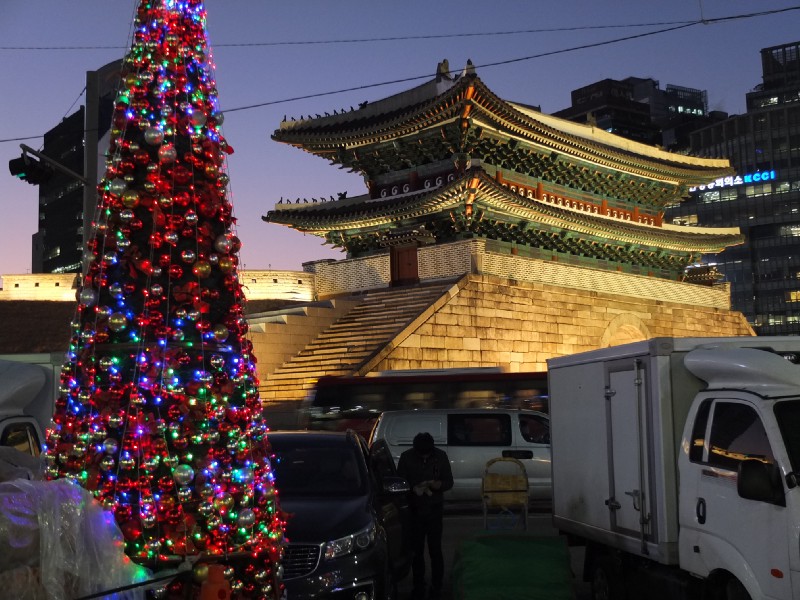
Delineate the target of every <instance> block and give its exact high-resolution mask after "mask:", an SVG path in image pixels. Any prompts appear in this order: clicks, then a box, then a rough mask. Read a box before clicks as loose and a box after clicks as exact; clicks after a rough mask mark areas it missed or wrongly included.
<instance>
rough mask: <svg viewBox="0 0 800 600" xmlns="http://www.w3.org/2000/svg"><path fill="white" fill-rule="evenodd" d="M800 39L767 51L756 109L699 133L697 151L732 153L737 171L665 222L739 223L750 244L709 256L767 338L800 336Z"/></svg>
mask: <svg viewBox="0 0 800 600" xmlns="http://www.w3.org/2000/svg"><path fill="white" fill-rule="evenodd" d="M798 49H800V42H796V43H792V44H786V45H783V46H779V47H774V48H766V49H764V50H762V51H761V55H762V64H763V68H764V73H763V75H764V83H763V84H762V85H760V86H759V87H758V88H757V89H756V90H754V91H753V92H750V93H749V94H747V106H748V111H747V113H746V114H744V115H738V116H734V117H731V118H729V119H726V120H724V121H720V122H718V123H716V124H714V125H711V126H709V127H705V128H703V129H700V130H698V131H696V132H694V133H692V135H691V152H692V153H693V154H695V155H697V156H704V157H726V158H729V159H730V160H731V164H732V165H733V167H734V168H735V169H736V172H737V176H736V177H731V178H727V179H724V180H718V181H716V182H712V183H710V184H709V185H706V186H701V187H699V188H697V189H694V190H692V191H691V193H690V197H689V199H688V200H686V201H684V202H682V203H681V204H679V205H677V206H675V207H672V208H670V209H668V211H667V214H666V218H665V221H666V222H674V223H681V224H687V225H700V226H708V227H739V228H740V229H741V231H742V233H743V234H744V235H745V238H746V241H745V243H744V244H743V245H741V246H737V247H734V248H729V249H727V250H725V251H724V252H722V253H721V254H718V255H715V256H708V257H706V261H707V262H708V264H710V265H715V266H716V267H717V269H718V270H719V271H720V272H721V273H723V274H724V275H725V279H726V280H727V281H729V282H730V283H731V302H732V305H733V308H734V309H735V310H739V311H741V312H743V313H744V314H745V316H746V317H747V319H748V321H749V322H750V323H751V324H752V325H753V327H754V328H755V330H756V332H757V333H758V334H759V335H785V334H800V62H798Z"/></svg>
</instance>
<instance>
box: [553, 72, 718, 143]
mask: <svg viewBox="0 0 800 600" xmlns="http://www.w3.org/2000/svg"><path fill="white" fill-rule="evenodd" d="M570 96H571V102H572V105H571V106H570V107H568V108H565V109H563V110H560V111H558V112H556V113H554V114H555V116H557V117H561V118H563V119H569V120H570V121H575V122H577V123H589V124H593V125H595V126H596V127H598V128H600V129H603V130H605V131H608V132H611V133H615V134H617V135H621V136H622V137H626V138H628V139H631V140H634V141H637V142H643V143H645V144H654V145H659V146H662V147H664V148H667V149H669V150H672V151H674V152H681V151H685V150H686V148H687V147H688V146H689V132H690V131H693V130H695V129H697V128H698V127H699V126H700V125H701V124H702V125H705V124H706V123H707V120H708V119H709V113H708V94H707V92H706V91H705V90H697V89H693V88H688V87H682V86H678V85H672V84H668V85H667V86H666V89H663V90H662V89H661V86H660V84H659V82H658V81H656V80H655V79H652V78H642V77H627V78H625V79H623V80H620V81H617V80H616V79H603V80H602V81H597V82H595V83H592V84H589V85H587V86H584V87H582V88H579V89H577V90H572V92H571V94H570Z"/></svg>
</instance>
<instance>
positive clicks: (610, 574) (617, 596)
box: [592, 556, 625, 600]
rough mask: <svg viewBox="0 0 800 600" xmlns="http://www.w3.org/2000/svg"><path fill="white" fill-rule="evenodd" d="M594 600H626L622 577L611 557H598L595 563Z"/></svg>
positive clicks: (593, 567)
mask: <svg viewBox="0 0 800 600" xmlns="http://www.w3.org/2000/svg"><path fill="white" fill-rule="evenodd" d="M592 600H625V586H624V584H623V581H622V575H621V573H620V570H619V568H618V567H617V565H616V563H615V561H614V559H613V558H612V557H610V556H597V557H595V559H594V561H593V564H592Z"/></svg>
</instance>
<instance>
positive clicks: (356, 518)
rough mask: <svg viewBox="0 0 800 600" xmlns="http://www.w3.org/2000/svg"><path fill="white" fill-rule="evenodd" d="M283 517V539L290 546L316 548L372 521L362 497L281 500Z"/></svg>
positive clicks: (366, 501) (368, 505)
mask: <svg viewBox="0 0 800 600" xmlns="http://www.w3.org/2000/svg"><path fill="white" fill-rule="evenodd" d="M280 506H281V510H282V511H284V512H286V513H287V523H286V528H285V534H286V537H287V538H288V539H289V542H290V543H294V544H319V543H323V542H328V541H331V540H335V539H338V538H341V537H344V536H346V535H350V534H352V533H355V532H357V531H360V530H361V529H364V528H365V527H367V525H369V524H370V522H371V521H372V510H371V507H370V503H369V499H368V498H364V497H363V496H362V497H355V498H353V497H340V496H337V497H324V498H322V497H290V498H287V497H285V496H281V499H280Z"/></svg>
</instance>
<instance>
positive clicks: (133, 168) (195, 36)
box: [46, 0, 284, 599]
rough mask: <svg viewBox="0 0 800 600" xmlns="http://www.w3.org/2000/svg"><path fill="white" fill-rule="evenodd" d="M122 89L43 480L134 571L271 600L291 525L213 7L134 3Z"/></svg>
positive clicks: (185, 0)
mask: <svg viewBox="0 0 800 600" xmlns="http://www.w3.org/2000/svg"><path fill="white" fill-rule="evenodd" d="M122 81H123V89H122V90H121V91H120V92H119V95H118V97H117V99H116V101H115V105H114V112H113V117H112V127H111V142H110V148H109V152H108V157H109V158H108V160H107V164H106V170H105V175H104V177H103V179H102V180H101V182H100V185H99V186H98V192H99V197H100V201H99V203H98V213H97V218H96V222H95V231H94V236H93V238H92V240H91V242H90V243H89V245H88V249H87V254H86V257H87V260H88V264H89V266H88V270H87V273H86V276H85V278H84V282H83V286H82V289H81V290H80V292H79V293H78V311H77V315H76V318H75V319H74V321H73V323H72V331H73V334H72V339H71V343H70V348H69V351H68V353H67V362H66V363H65V365H64V367H63V370H62V374H61V394H60V397H59V398H58V400H57V402H56V411H55V415H54V418H53V423H54V424H53V427H52V428H51V429H50V430H49V431H48V436H47V451H46V461H47V474H48V477H50V478H64V477H67V478H72V479H74V480H76V481H77V482H78V483H79V484H80V485H82V486H84V487H85V488H87V489H89V490H91V491H92V492H93V493H94V495H95V497H96V498H97V499H98V500H99V501H100V502H101V503H102V504H103V506H104V507H105V508H107V509H108V510H109V511H112V512H113V514H114V516H115V518H116V521H117V523H118V525H119V527H120V529H121V531H122V533H123V536H124V538H125V550H126V553H127V554H128V556H129V557H130V558H131V559H133V560H135V561H136V562H139V563H141V564H143V565H146V566H149V567H151V568H153V569H154V570H156V571H157V570H159V569H160V568H162V567H166V566H175V563H176V562H179V561H180V560H182V559H183V558H185V557H187V556H192V555H193V556H197V555H202V556H203V559H202V561H201V563H199V564H200V566H196V567H195V583H194V585H196V586H199V585H200V583H201V582H202V579H203V577H204V573H207V569H204V568H200V567H202V566H203V563H205V564H206V565H207V563H208V562H219V563H222V564H223V565H224V573H225V576H226V578H227V580H228V582H229V584H230V586H231V588H232V590H233V592H234V597H239V598H265V599H266V598H277V597H279V595H280V594H281V590H282V582H281V574H282V573H281V566H280V559H281V554H282V547H283V546H282V543H283V526H284V521H283V517H282V515H281V513H280V510H279V507H278V498H277V493H276V490H275V488H274V486H273V475H272V471H271V466H270V463H269V447H268V443H267V438H266V432H267V427H266V424H265V423H264V421H263V418H262V412H261V404H260V401H259V398H258V391H257V390H258V381H257V379H256V375H255V373H256V369H255V357H254V356H253V354H252V343H251V342H250V341H249V340H248V338H247V332H248V326H247V322H246V320H245V318H244V314H243V305H244V300H245V298H244V295H243V292H242V288H241V285H240V283H239V280H238V271H237V268H238V252H239V249H240V247H241V244H240V241H239V240H238V238H237V237H236V235H235V233H234V231H233V226H234V218H233V217H232V206H231V203H230V201H229V199H228V191H227V185H228V176H227V174H226V172H225V157H226V155H227V154H229V153H231V152H233V149H232V148H231V147H230V146H229V145H228V143H227V141H226V140H225V138H224V136H223V135H222V132H221V129H220V127H221V125H222V120H223V119H222V115H221V113H220V112H219V105H218V97H217V90H216V83H215V81H214V77H213V63H212V60H211V58H210V53H209V48H208V47H207V41H206V11H205V8H204V6H203V2H202V0H141V1H140V3H139V7H138V10H137V13H136V24H135V27H134V35H133V43H132V47H131V50H130V52H129V54H128V55H127V56H126V58H125V61H124V66H123V73H122ZM181 585H183V584H180V583H179V584H173V586H172V587H173V588H174V589H172V590H171V591H170V592H171V593H172V594H173V595H180V594H183V593H184V591H185V590H182V589H178V588H180V586H181ZM190 585H191V584H190ZM198 590H199V587H198V588H197V590H195V592H197V591H198ZM180 597H184V596H182V595H181V596H180Z"/></svg>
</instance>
